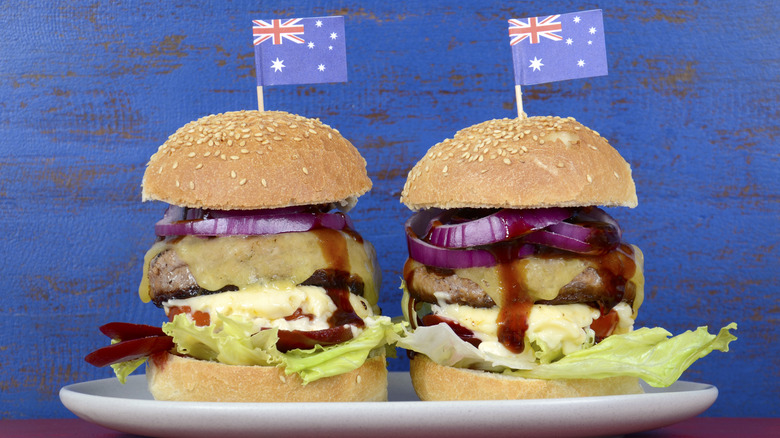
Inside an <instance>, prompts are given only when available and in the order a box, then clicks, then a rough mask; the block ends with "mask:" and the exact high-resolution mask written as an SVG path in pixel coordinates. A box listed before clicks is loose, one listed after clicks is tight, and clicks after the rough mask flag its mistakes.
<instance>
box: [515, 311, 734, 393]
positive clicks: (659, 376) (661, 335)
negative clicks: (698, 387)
mask: <svg viewBox="0 0 780 438" xmlns="http://www.w3.org/2000/svg"><path fill="white" fill-rule="evenodd" d="M736 329H737V324H736V323H733V322H732V323H731V324H729V325H727V326H726V327H723V328H721V329H720V332H719V333H718V334H717V335H712V334H710V333H709V332H708V331H707V327H699V328H697V329H696V330H689V331H687V332H685V333H682V334H680V335H677V336H674V337H672V338H669V336H671V333H669V332H668V331H666V330H664V329H662V328H660V327H657V328H640V329H638V330H635V331H633V332H630V333H626V334H622V335H614V336H610V337H608V338H606V339H605V340H603V341H601V342H600V343H598V344H597V345H595V346H593V347H591V348H588V349H585V350H579V351H576V352H574V353H571V354H569V355H568V356H565V357H564V358H562V359H561V360H559V361H557V362H553V363H550V364H543V365H538V366H537V367H535V368H533V369H531V370H525V371H516V372H513V373H512V374H513V375H518V376H520V377H527V378H537V379H564V378H569V379H570V378H585V377H587V378H591V379H600V378H605V377H614V376H633V377H639V378H641V379H642V380H644V381H645V382H647V384H649V385H650V386H655V387H666V386H669V385H671V384H672V383H674V382H675V381H677V379H679V378H680V376H681V375H682V373H683V372H684V371H685V370H686V369H688V367H690V366H691V364H693V363H694V362H695V361H697V360H698V359H701V358H702V357H704V356H706V355H708V354H710V353H711V352H712V351H713V350H718V351H722V352H727V351H729V343H730V342H731V341H734V340H736V339H737V338H736V336H734V335H732V334H731V333H730V332H729V330H736Z"/></svg>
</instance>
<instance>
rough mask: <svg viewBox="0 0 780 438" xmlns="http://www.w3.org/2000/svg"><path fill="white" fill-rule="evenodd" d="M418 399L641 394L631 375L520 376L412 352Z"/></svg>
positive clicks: (410, 367) (490, 398)
mask: <svg viewBox="0 0 780 438" xmlns="http://www.w3.org/2000/svg"><path fill="white" fill-rule="evenodd" d="M409 369H410V373H411V377H412V384H413V385H414V390H415V392H416V393H417V396H418V397H420V400H435V401H451V400H526V399H541V398H569V397H594V396H601V395H622V394H641V393H642V392H643V391H642V387H641V386H640V385H639V379H637V378H635V377H610V378H606V379H571V380H541V379H524V378H521V377H513V376H507V375H503V374H498V373H491V372H487V371H479V370H470V369H464V368H454V367H446V366H443V365H439V364H437V363H436V362H434V361H432V360H430V359H428V357H426V356H424V355H422V354H416V355H415V356H414V358H413V359H412V360H411V362H410V365H409Z"/></svg>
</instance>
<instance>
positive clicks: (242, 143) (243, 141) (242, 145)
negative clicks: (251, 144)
mask: <svg viewBox="0 0 780 438" xmlns="http://www.w3.org/2000/svg"><path fill="white" fill-rule="evenodd" d="M238 145H239V146H241V147H244V146H246V140H241V141H240V142H238Z"/></svg>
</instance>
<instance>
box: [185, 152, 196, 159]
mask: <svg viewBox="0 0 780 438" xmlns="http://www.w3.org/2000/svg"><path fill="white" fill-rule="evenodd" d="M187 156H188V157H190V158H192V157H194V156H195V152H190V153H189V154H187Z"/></svg>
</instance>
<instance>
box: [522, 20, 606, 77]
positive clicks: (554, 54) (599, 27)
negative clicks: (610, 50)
mask: <svg viewBox="0 0 780 438" xmlns="http://www.w3.org/2000/svg"><path fill="white" fill-rule="evenodd" d="M509 38H511V39H510V41H509V44H510V47H511V48H512V59H513V62H514V66H515V85H533V84H542V83H545V82H555V81H565V80H567V79H578V78H588V77H593V76H604V75H606V74H607V47H606V44H605V43H604V20H603V19H602V15H601V9H594V10H592V11H582V12H575V13H572V14H559V15H549V16H545V17H531V18H523V19H519V20H518V19H514V18H513V19H511V20H509Z"/></svg>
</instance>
